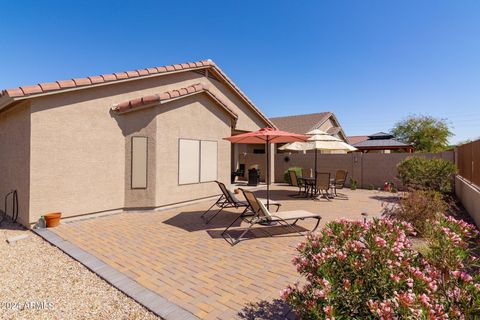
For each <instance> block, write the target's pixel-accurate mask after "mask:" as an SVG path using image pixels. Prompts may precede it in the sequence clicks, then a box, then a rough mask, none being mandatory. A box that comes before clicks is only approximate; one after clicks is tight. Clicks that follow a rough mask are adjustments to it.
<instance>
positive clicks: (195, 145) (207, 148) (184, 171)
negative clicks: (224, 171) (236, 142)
mask: <svg viewBox="0 0 480 320" xmlns="http://www.w3.org/2000/svg"><path fill="white" fill-rule="evenodd" d="M217 156H218V154H217V142H216V141H207V140H190V139H180V140H179V144H178V184H192V183H200V182H209V181H214V180H216V179H217V162H218V158H217Z"/></svg>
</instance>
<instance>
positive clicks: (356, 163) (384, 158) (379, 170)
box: [246, 151, 454, 188]
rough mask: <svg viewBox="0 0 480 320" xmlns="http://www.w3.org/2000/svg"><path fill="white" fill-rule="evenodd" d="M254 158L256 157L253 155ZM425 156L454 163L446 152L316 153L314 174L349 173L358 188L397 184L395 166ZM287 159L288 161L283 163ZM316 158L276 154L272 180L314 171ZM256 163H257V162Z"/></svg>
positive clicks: (281, 179)
mask: <svg viewBox="0 0 480 320" xmlns="http://www.w3.org/2000/svg"><path fill="white" fill-rule="evenodd" d="M254 156H256V155H254ZM411 156H416V157H427V158H432V157H436V158H442V159H445V160H448V161H451V162H453V161H454V154H453V152H450V151H446V152H441V153H426V154H421V153H415V154H409V153H391V154H369V153H358V152H355V153H349V154H318V158H317V171H318V172H330V173H331V174H332V175H333V174H334V173H335V171H336V170H338V169H344V170H347V171H348V175H349V176H350V177H353V178H354V179H355V180H357V181H358V183H359V187H362V188H368V187H370V186H371V185H373V186H374V187H380V186H382V185H383V184H384V183H385V182H386V181H391V182H395V183H397V184H398V183H399V181H398V180H397V178H396V176H397V165H398V163H400V162H401V161H402V160H404V159H405V158H407V157H411ZM285 157H288V159H289V161H288V162H286V161H285ZM314 157H315V155H314V154H312V153H307V154H303V153H292V154H290V155H289V154H277V155H276V156H275V181H276V182H283V172H284V171H285V170H287V169H288V168H289V167H294V166H298V167H302V168H313V167H314V163H315V160H314V159H315V158H314ZM246 159H247V162H250V161H249V160H248V159H251V160H252V161H255V158H254V157H253V156H251V155H250V154H248V155H247V156H246ZM257 161H258V160H257Z"/></svg>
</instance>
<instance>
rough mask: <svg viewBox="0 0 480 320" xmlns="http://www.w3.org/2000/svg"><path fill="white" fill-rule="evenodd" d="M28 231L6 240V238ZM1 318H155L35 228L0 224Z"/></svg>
mask: <svg viewBox="0 0 480 320" xmlns="http://www.w3.org/2000/svg"><path fill="white" fill-rule="evenodd" d="M20 234H27V235H28V238H27V239H24V240H20V241H18V242H17V243H14V244H8V243H7V242H6V238H7V237H8V238H10V237H12V236H16V235H20ZM0 319H160V318H158V317H157V316H155V315H154V314H152V313H150V312H149V311H148V310H147V309H145V308H144V307H142V306H141V305H139V304H138V303H136V302H135V301H133V300H132V299H130V298H128V297H127V296H125V295H124V294H123V293H122V292H120V291H118V290H117V289H115V288H113V287H112V286H110V285H109V284H108V283H107V282H105V281H103V280H102V279H101V278H99V277H98V276H96V275H95V274H94V273H92V272H90V271H89V270H88V269H87V268H85V267H84V266H82V265H81V264H80V263H78V262H77V261H75V260H73V259H72V258H70V257H69V256H67V255H66V254H64V253H63V252H62V251H60V250H59V249H57V248H56V247H54V246H52V245H50V244H49V243H47V242H46V241H44V240H43V239H41V238H40V237H38V236H37V235H35V234H34V233H32V232H31V231H28V230H24V229H21V228H20V227H18V226H16V225H13V224H7V223H6V222H3V223H2V225H1V226H0Z"/></svg>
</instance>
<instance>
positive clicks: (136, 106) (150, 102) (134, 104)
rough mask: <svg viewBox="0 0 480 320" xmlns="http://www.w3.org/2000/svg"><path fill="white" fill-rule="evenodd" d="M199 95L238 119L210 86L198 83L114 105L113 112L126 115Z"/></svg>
mask: <svg viewBox="0 0 480 320" xmlns="http://www.w3.org/2000/svg"><path fill="white" fill-rule="evenodd" d="M199 93H205V94H206V95H208V96H209V97H210V98H211V99H212V100H214V101H215V102H216V103H217V104H218V105H219V106H220V107H221V108H222V109H223V110H225V111H226V112H227V113H228V114H229V115H230V116H232V118H233V119H235V120H237V119H238V115H237V114H236V113H235V112H233V110H232V109H230V108H229V107H228V106H227V104H226V102H224V101H222V99H220V98H219V97H217V96H216V95H215V94H214V93H213V92H212V91H210V89H209V88H208V86H205V85H203V84H201V83H197V84H194V85H191V86H188V87H185V88H180V89H175V90H171V91H166V92H163V93H161V94H153V95H148V96H143V97H140V98H137V99H132V100H128V101H124V102H121V103H117V104H114V105H113V107H112V108H111V110H112V111H113V112H115V113H117V114H125V113H128V112H132V111H137V110H142V109H145V108H150V107H154V106H158V105H159V104H164V103H168V102H171V101H175V100H178V99H183V98H186V97H190V96H193V95H195V94H199Z"/></svg>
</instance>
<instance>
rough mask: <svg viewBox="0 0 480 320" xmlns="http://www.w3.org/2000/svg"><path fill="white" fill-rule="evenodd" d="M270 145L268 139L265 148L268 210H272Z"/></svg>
mask: <svg viewBox="0 0 480 320" xmlns="http://www.w3.org/2000/svg"><path fill="white" fill-rule="evenodd" d="M268 147H269V144H268V138H267V141H266V143H265V148H266V149H267V174H266V175H265V176H266V177H267V209H268V210H270V156H269V155H270V153H269V150H268V149H269V148H268Z"/></svg>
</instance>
